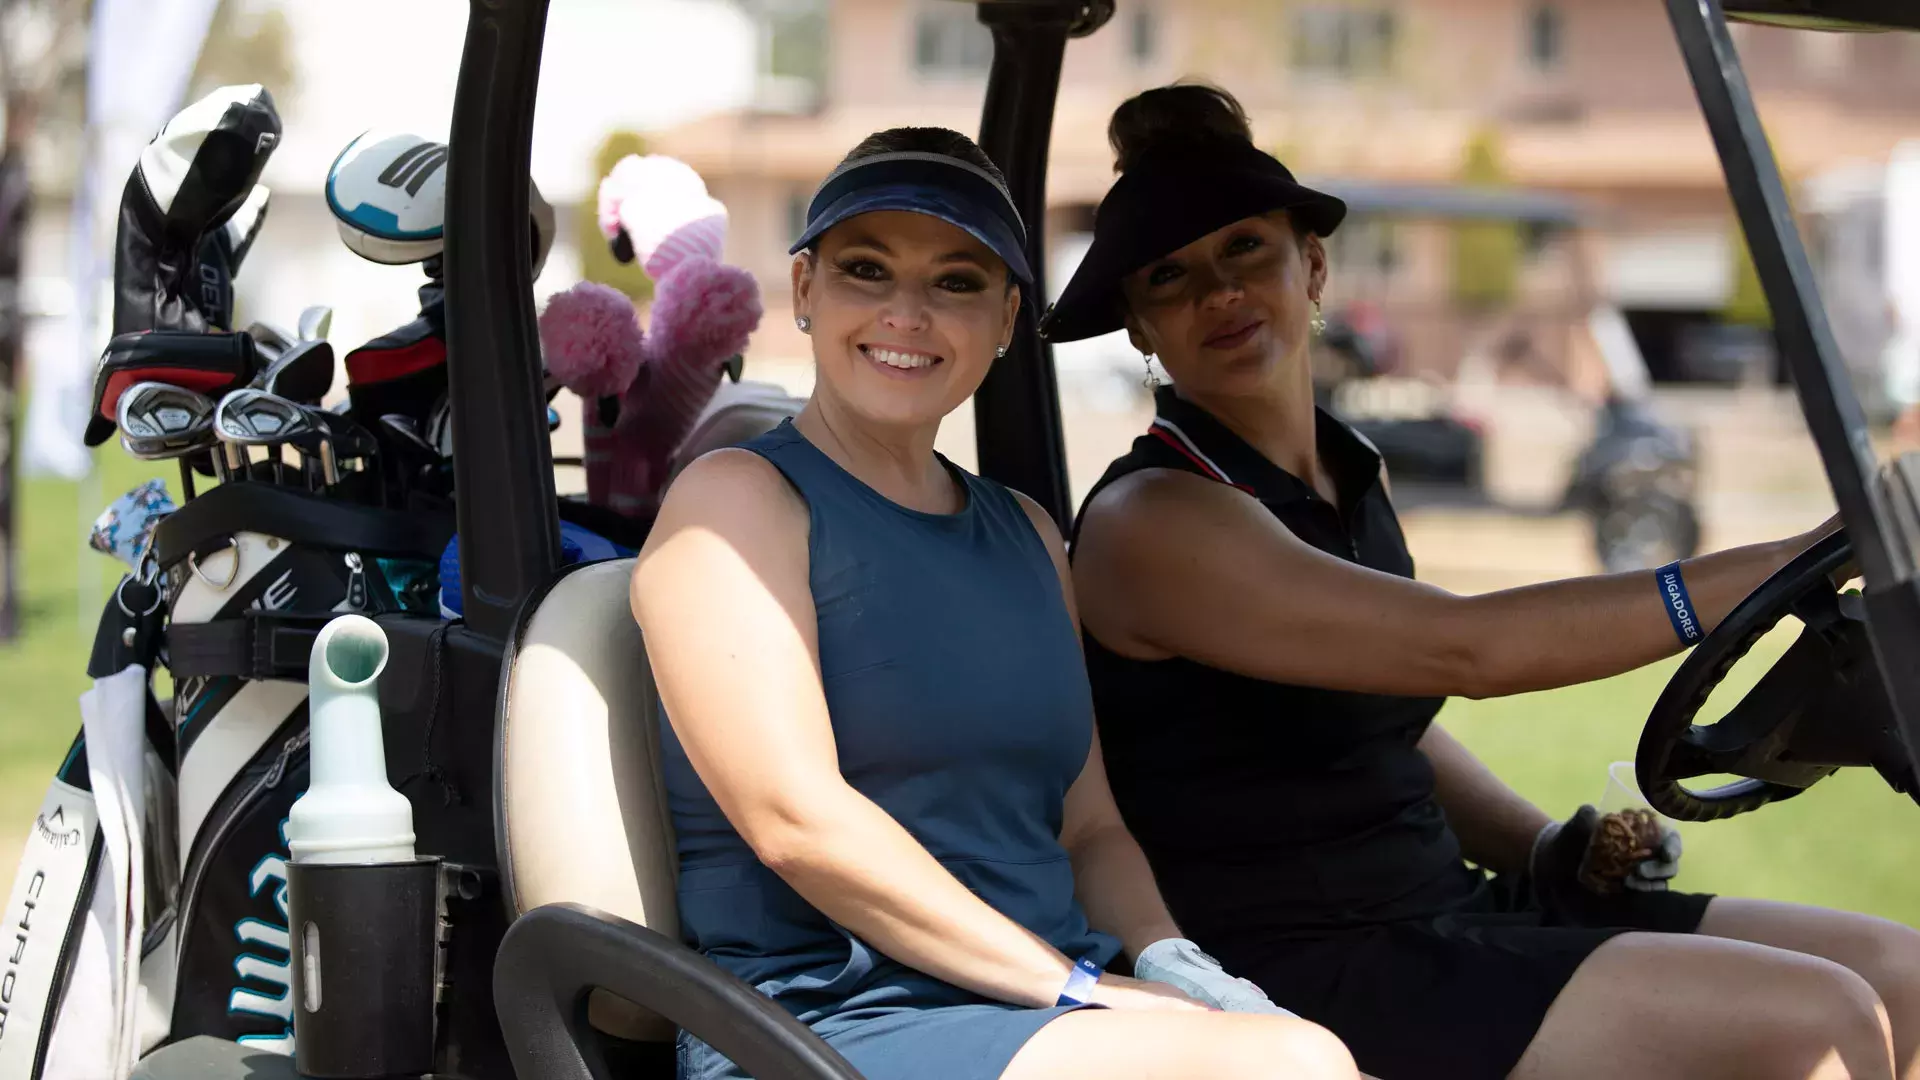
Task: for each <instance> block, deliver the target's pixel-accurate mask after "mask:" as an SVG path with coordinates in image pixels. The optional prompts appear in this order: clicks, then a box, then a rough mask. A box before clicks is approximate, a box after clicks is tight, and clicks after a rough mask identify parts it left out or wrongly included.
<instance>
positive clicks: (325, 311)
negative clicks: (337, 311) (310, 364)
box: [300, 304, 333, 341]
mask: <svg viewBox="0 0 1920 1080" xmlns="http://www.w3.org/2000/svg"><path fill="white" fill-rule="evenodd" d="M332 329H333V309H332V308H330V307H328V306H326V305H325V304H316V305H314V306H313V307H310V308H308V309H307V310H305V311H303V312H301V313H300V340H301V341H324V340H326V336H327V332H328V331H329V330H332Z"/></svg>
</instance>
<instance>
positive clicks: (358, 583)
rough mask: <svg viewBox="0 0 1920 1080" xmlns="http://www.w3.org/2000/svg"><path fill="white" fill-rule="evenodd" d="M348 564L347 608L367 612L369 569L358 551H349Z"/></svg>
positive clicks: (347, 555)
mask: <svg viewBox="0 0 1920 1080" xmlns="http://www.w3.org/2000/svg"><path fill="white" fill-rule="evenodd" d="M345 558H346V563H347V606H348V607H350V608H352V609H353V610H355V611H365V610H367V569H366V563H365V562H364V561H363V560H362V559H361V558H360V553H359V552H357V551H349V552H347V554H346V556H345Z"/></svg>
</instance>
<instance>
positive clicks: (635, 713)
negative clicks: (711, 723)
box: [494, 559, 859, 1080]
mask: <svg viewBox="0 0 1920 1080" xmlns="http://www.w3.org/2000/svg"><path fill="white" fill-rule="evenodd" d="M633 563H634V560H632V559H615V560H609V561H604V562H597V563H585V564H579V565H576V566H573V567H570V568H568V569H567V570H566V571H564V572H562V573H561V574H560V575H559V576H557V577H556V578H555V579H553V580H552V581H551V582H550V583H549V584H548V586H547V588H546V589H545V590H544V592H542V593H539V594H536V595H535V596H534V597H533V598H532V599H531V600H530V601H529V602H528V603H527V605H526V607H525V608H524V609H523V611H522V614H521V617H520V619H519V620H518V623H517V625H516V626H515V628H514V633H513V636H512V638H511V640H510V641H509V643H508V650H507V656H506V662H505V670H504V673H503V679H504V683H503V688H502V692H501V695H500V715H499V723H498V730H497V733H496V750H497V753H498V754H499V762H498V767H497V768H496V770H495V776H496V777H497V784H498V789H497V791H496V793H495V794H496V798H495V806H496V813H497V814H498V815H499V817H498V825H497V829H496V838H497V843H498V845H499V865H500V869H501V876H502V880H503V883H504V886H505V892H506V896H507V902H508V904H509V906H510V915H512V916H516V917H517V918H516V921H515V922H514V924H513V925H512V927H510V928H509V930H508V931H507V935H506V938H505V939H504V940H503V941H502V943H501V946H500V953H499V957H498V959H497V961H496V963H495V968H494V1007H495V1010H496V1012H497V1013H498V1015H499V1017H500V1022H501V1025H502V1029H503V1031H504V1033H505V1035H506V1038H507V1044H508V1046H509V1048H510V1049H511V1051H512V1052H513V1056H514V1063H515V1066H516V1068H517V1069H518V1070H519V1073H520V1076H521V1077H522V1080H531V1077H532V1076H533V1072H532V1071H530V1066H534V1067H537V1071H538V1075H539V1077H540V1078H541V1080H548V1078H565V1080H586V1078H587V1077H590V1076H600V1077H604V1076H607V1075H610V1074H608V1073H602V1072H596V1071H594V1070H592V1069H589V1068H588V1067H587V1066H586V1064H585V1062H586V1061H590V1060H594V1059H595V1058H599V1059H601V1061H611V1062H613V1067H614V1068H615V1070H616V1071H617V1072H618V1073H619V1074H620V1075H621V1076H623V1077H625V1076H662V1077H669V1076H671V1075H672V1074H673V1067H674V1053H673V1040H674V1037H675V1033H676V1028H678V1027H685V1028H686V1029H687V1030H689V1031H690V1032H692V1033H693V1034H695V1035H697V1036H699V1037H700V1038H702V1039H704V1040H706V1041H707V1042H708V1043H710V1044H712V1045H713V1046H714V1047H715V1048H716V1049H718V1050H720V1051H721V1052H722V1053H724V1054H726V1055H727V1056H728V1057H730V1058H732V1059H733V1060H734V1061H735V1062H736V1063H738V1064H739V1065H741V1066H742V1067H743V1068H744V1069H746V1070H747V1071H748V1072H749V1073H750V1074H751V1075H754V1076H758V1077H769V1078H771V1077H794V1078H809V1080H810V1078H816V1077H817V1078H825V1077H834V1078H837V1080H857V1077H858V1075H859V1074H858V1073H856V1072H854V1071H853V1069H852V1067H851V1066H849V1065H847V1063H846V1062H845V1060H844V1059H842V1058H841V1057H840V1056H839V1055H838V1054H837V1053H835V1052H834V1051H833V1050H832V1049H830V1048H829V1047H828V1046H827V1045H826V1044H825V1043H824V1042H822V1041H821V1040H820V1039H819V1038H817V1037H816V1036H815V1035H814V1034H813V1033H812V1032H811V1031H809V1030H808V1029H807V1028H806V1027H804V1026H802V1025H801V1024H800V1023H799V1022H798V1021H796V1020H794V1019H793V1018H792V1016H790V1015H789V1014H788V1013H787V1012H786V1011H785V1010H783V1009H781V1008H780V1007H779V1006H778V1005H775V1004H774V1003H773V1001H772V999H770V998H768V997H766V996H764V995H762V994H760V993H759V992H758V991H756V990H754V989H753V988H752V987H751V986H749V985H748V984H747V983H745V982H743V981H741V980H740V979H738V978H736V977H734V976H733V975H732V974H730V973H728V972H727V971H725V970H724V969H722V968H721V967H719V966H718V965H717V964H714V963H712V962H710V961H708V960H707V959H706V958H705V957H702V956H700V955H699V954H698V953H696V952H694V951H693V950H692V949H689V948H688V947H687V946H685V945H683V944H681V942H680V940H679V917H678V911H677V907H676V898H675V873H676V872H675V866H676V858H675V851H674V836H673V827H672V824H671V821H670V819H669V817H668V813H667V803H666V792H665V788H664V785H663V783H662V780H661V776H660V768H659V754H660V731H659V722H660V706H659V699H658V697H657V695H656V692H655V689H654V684H653V677H652V671H651V669H650V668H649V666H648V664H647V656H646V648H645V645H644V643H643V642H642V641H641V637H640V628H639V626H638V625H637V624H636V623H635V622H634V619H633V613H632V610H631V609H630V608H629V606H628V601H627V582H628V578H629V577H630V576H631V575H632V573H633ZM583 1000H584V1002H585V1005H586V1007H585V1008H584V1009H583V1008H581V1004H582V1001H583ZM583 1019H584V1023H583V1022H582V1021H583ZM576 1066H577V1067H576Z"/></svg>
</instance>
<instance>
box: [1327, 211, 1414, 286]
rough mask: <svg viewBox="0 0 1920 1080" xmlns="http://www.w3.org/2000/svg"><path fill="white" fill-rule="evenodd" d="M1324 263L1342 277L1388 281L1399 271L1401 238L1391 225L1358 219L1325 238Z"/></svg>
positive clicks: (1377, 220)
mask: <svg viewBox="0 0 1920 1080" xmlns="http://www.w3.org/2000/svg"><path fill="white" fill-rule="evenodd" d="M1326 245H1327V261H1328V262H1329V263H1330V264H1331V265H1332V266H1333V267H1334V269H1335V270H1336V271H1338V272H1339V273H1341V274H1353V275H1357V276H1366V277H1377V278H1382V279H1384V278H1390V277H1392V276H1393V274H1394V271H1396V270H1398V269H1399V268H1400V263H1401V252H1400V235H1399V232H1398V230H1396V229H1395V228H1394V225H1393V222H1391V221H1385V220H1380V219H1377V218H1376V219H1368V218H1358V219H1355V220H1353V221H1349V222H1347V223H1346V224H1345V225H1342V226H1341V227H1340V228H1339V229H1338V230H1336V231H1335V232H1334V234H1333V235H1332V236H1329V237H1327V239H1326Z"/></svg>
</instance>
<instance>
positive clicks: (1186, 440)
mask: <svg viewBox="0 0 1920 1080" xmlns="http://www.w3.org/2000/svg"><path fill="white" fill-rule="evenodd" d="M1147 431H1148V433H1149V434H1151V435H1152V436H1153V437H1154V438H1156V439H1159V440H1160V441H1161V442H1163V443H1166V444H1167V445H1168V446H1171V447H1173V448H1174V449H1175V450H1177V451H1179V452H1180V455H1181V456H1182V457H1184V458H1186V459H1187V460H1188V461H1191V462H1193V463H1194V464H1195V465H1197V466H1199V467H1200V471H1201V472H1202V473H1203V474H1205V475H1206V476H1207V477H1208V478H1209V479H1212V480H1218V481H1219V482H1220V483H1222V484H1225V485H1227V486H1228V487H1234V488H1239V489H1240V490H1241V491H1244V492H1247V493H1248V494H1252V493H1253V488H1251V487H1249V486H1247V485H1246V484H1238V483H1235V482H1234V480H1233V478H1232V477H1230V476H1228V475H1227V471H1226V470H1225V469H1222V468H1221V467H1220V466H1219V465H1217V464H1215V462H1214V460H1213V459H1212V458H1210V457H1208V456H1207V455H1206V452H1205V451H1203V450H1201V449H1200V447H1199V444H1197V443H1195V442H1194V441H1193V439H1192V438H1190V437H1189V436H1188V435H1187V433H1186V432H1184V431H1181V430H1180V425H1178V424H1176V423H1174V422H1173V421H1171V420H1169V419H1167V418H1166V417H1164V416H1156V417H1154V419H1153V426H1152V427H1150V428H1148V429H1147Z"/></svg>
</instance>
